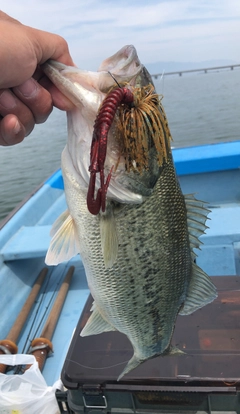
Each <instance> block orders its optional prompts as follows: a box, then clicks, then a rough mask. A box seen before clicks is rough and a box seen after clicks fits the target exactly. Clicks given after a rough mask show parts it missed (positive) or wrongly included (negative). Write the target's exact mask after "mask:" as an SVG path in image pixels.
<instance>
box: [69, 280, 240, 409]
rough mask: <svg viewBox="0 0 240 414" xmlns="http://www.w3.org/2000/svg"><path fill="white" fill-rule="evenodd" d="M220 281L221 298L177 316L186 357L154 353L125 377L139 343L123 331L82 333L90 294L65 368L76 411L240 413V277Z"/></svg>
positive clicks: (178, 340) (175, 340) (71, 403)
mask: <svg viewBox="0 0 240 414" xmlns="http://www.w3.org/2000/svg"><path fill="white" fill-rule="evenodd" d="M212 280H213V283H214V284H215V285H216V287H217V290H218V298H217V299H216V300H215V301H214V302H213V303H211V304H210V305H207V306H205V307H204V308H202V309H200V310H199V311H197V312H195V313H193V314H192V315H189V316H179V317H178V319H177V322H176V328H175V332H174V336H173V339H172V344H173V345H175V346H177V347H178V348H180V349H181V350H183V351H184V352H186V355H184V356H177V357H172V356H165V357H157V358H154V359H151V360H149V361H147V362H145V363H143V364H142V365H140V366H139V367H137V368H136V369H135V370H133V371H132V372H130V373H129V374H127V375H125V376H124V377H123V378H122V379H121V380H120V381H119V382H118V381H117V378H118V376H119V374H120V373H121V371H122V370H123V368H124V366H125V365H126V363H127V361H128V360H129V359H130V358H131V356H132V353H133V351H132V346H131V344H130V342H129V341H128V339H127V337H126V336H125V335H123V334H121V333H119V332H106V333H103V334H100V335H93V336H89V337H84V338H82V337H81V336H80V332H81V330H82V328H83V326H84V325H85V323H86V321H87V319H88V317H89V315H90V308H91V304H92V298H91V296H90V297H89V299H88V301H87V303H86V306H85V308H84V310H83V313H82V315H81V318H80V320H79V323H78V325H77V327H76V331H75V334H74V337H73V339H72V342H71V345H70V348H69V351H68V354H67V357H66V360H65V363H64V366H63V369H62V375H61V378H62V381H63V384H64V386H65V387H66V388H67V389H68V392H67V401H68V406H69V407H70V409H71V410H72V411H73V412H75V413H83V412H96V413H97V412H101V413H103V412H105V413H134V412H141V413H144V412H148V413H155V412H156V413H161V412H164V413H165V412H178V413H179V412H180V413H181V412H190V411H191V412H197V411H205V412H209V413H210V412H211V410H212V411H221V412H224V411H235V412H237V413H239V414H240V394H239V392H240V277H235V276H229V277H213V278H212Z"/></svg>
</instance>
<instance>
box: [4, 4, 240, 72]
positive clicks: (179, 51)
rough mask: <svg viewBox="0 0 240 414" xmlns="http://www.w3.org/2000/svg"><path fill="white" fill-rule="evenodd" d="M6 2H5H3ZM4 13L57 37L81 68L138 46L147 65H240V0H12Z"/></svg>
mask: <svg viewBox="0 0 240 414" xmlns="http://www.w3.org/2000/svg"><path fill="white" fill-rule="evenodd" d="M2 3H3V2H2ZM4 3H5V4H4V8H2V10H3V11H4V12H5V13H8V14H9V15H11V16H12V17H14V18H16V19H18V20H20V21H21V22H22V23H24V24H27V25H29V26H32V27H35V28H38V29H41V30H46V31H50V32H53V33H57V34H59V35H61V36H63V37H64V38H65V39H66V40H67V42H68V44H69V49H70V53H71V55H72V57H73V60H74V62H75V63H76V64H77V66H79V67H80V68H81V69H87V70H97V68H98V67H99V65H100V63H101V61H102V60H104V59H105V58H107V57H109V56H111V55H112V54H114V53H115V52H117V51H118V50H119V49H120V48H121V47H123V46H124V45H127V44H133V45H134V46H135V47H136V49H137V52H138V56H139V58H140V60H141V62H142V63H144V64H145V65H147V63H153V62H156V61H164V62H168V61H174V62H202V61H209V60H219V59H221V60H222V59H226V60H231V61H233V62H235V63H240V46H239V45H240V0H165V1H164V0H163V1H156V0H138V1H135V0H122V1H121V0H41V1H40V0H37V1H36V0H31V1H30V0H21V1H19V0H8V1H6V2H4Z"/></svg>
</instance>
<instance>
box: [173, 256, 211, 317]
mask: <svg viewBox="0 0 240 414" xmlns="http://www.w3.org/2000/svg"><path fill="white" fill-rule="evenodd" d="M216 297H217V291H216V288H215V286H214V284H213V283H212V281H211V279H210V278H209V276H208V275H207V274H206V273H205V272H204V271H203V270H202V269H201V268H200V267H199V266H197V265H196V264H195V263H193V265H192V275H191V280H190V283H189V287H188V292H187V297H186V300H185V302H184V304H183V307H182V309H181V310H180V312H179V315H190V314H191V313H193V312H195V311H196V310H198V309H200V308H202V307H203V306H205V305H207V304H208V303H211V302H213V300H214V299H216Z"/></svg>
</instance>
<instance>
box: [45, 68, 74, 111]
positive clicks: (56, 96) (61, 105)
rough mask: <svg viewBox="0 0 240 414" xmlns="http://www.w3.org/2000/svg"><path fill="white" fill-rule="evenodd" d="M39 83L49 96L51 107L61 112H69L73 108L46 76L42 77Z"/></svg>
mask: <svg viewBox="0 0 240 414" xmlns="http://www.w3.org/2000/svg"><path fill="white" fill-rule="evenodd" d="M39 82H40V84H41V85H42V86H43V87H44V88H45V89H47V90H48V92H49V93H50V94H51V97H52V101H53V105H54V106H56V108H58V109H61V110H62V111H71V110H72V109H73V108H74V104H73V103H72V102H71V101H70V100H69V99H68V98H67V97H66V96H65V95H63V94H62V92H60V91H59V89H57V88H56V86H54V85H53V83H52V82H51V81H50V79H48V78H47V76H43V77H42V78H41V79H40V80H39Z"/></svg>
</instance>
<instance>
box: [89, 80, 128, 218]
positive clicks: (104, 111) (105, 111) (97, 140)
mask: <svg viewBox="0 0 240 414" xmlns="http://www.w3.org/2000/svg"><path fill="white" fill-rule="evenodd" d="M133 100H134V96H133V93H132V92H131V91H130V90H129V89H128V88H116V89H114V90H113V91H111V92H110V93H109V94H108V96H107V97H106V98H105V99H104V101H103V103H102V106H101V109H100V111H99V113H98V115H97V118H96V120H95V123H94V127H93V137H92V145H91V154H90V166H89V171H90V181H89V186H88V193H87V206H88V210H89V212H90V213H91V214H94V215H96V214H98V213H99V211H100V209H102V211H103V212H104V211H105V207H106V196H107V189H108V186H109V183H110V179H111V175H112V170H113V167H112V168H111V171H110V173H109V174H108V176H107V179H106V182H105V179H104V162H105V158H106V153H107V137H108V132H109V129H110V127H111V125H112V122H113V119H114V116H115V113H116V110H117V108H118V106H119V105H120V104H122V103H125V104H132V103H133ZM97 173H100V188H99V189H98V191H97V195H96V199H94V194H95V182H96V174H97Z"/></svg>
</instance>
